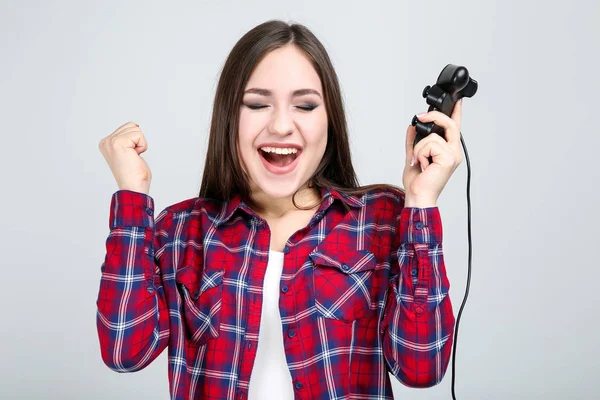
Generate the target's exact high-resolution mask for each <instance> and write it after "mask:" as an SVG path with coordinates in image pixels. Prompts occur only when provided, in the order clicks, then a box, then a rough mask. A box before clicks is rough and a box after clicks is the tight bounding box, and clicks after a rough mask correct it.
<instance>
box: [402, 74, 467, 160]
mask: <svg viewBox="0 0 600 400" xmlns="http://www.w3.org/2000/svg"><path fill="white" fill-rule="evenodd" d="M475 93H477V81H476V80H475V79H473V78H471V77H469V71H468V70H467V69H466V68H465V67H462V66H458V65H454V64H448V65H446V66H445V67H444V69H443V70H442V72H441V73H440V75H439V76H438V79H437V82H436V84H435V85H433V86H425V89H423V97H424V98H425V101H426V102H427V104H428V105H429V109H428V110H427V111H440V112H442V113H444V114H446V115H447V116H451V115H452V111H453V110H454V105H455V104H456V102H457V101H458V100H460V99H462V98H463V97H473V96H474V95H475ZM411 124H412V125H413V126H414V127H415V130H416V131H417V132H416V136H415V141H414V142H413V148H414V147H415V145H416V144H417V143H419V141H421V140H423V139H424V138H425V137H427V135H429V134H431V133H437V134H438V135H440V136H441V137H442V138H444V139H446V137H445V135H444V129H443V128H442V127H440V126H438V125H436V124H435V123H433V122H428V123H423V122H421V121H419V118H418V117H417V116H416V115H415V116H414V117H413V119H412V122H411ZM429 162H430V163H432V162H433V160H432V157H429Z"/></svg>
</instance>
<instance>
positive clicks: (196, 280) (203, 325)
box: [175, 265, 225, 346]
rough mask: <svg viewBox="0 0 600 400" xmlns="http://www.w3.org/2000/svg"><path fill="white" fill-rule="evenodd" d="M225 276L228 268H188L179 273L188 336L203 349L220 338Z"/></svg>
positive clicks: (189, 266)
mask: <svg viewBox="0 0 600 400" xmlns="http://www.w3.org/2000/svg"><path fill="white" fill-rule="evenodd" d="M224 273H225V270H224V269H202V270H201V271H198V270H197V269H196V268H194V266H192V265H187V266H185V267H184V268H181V269H179V270H178V271H177V272H176V274H175V281H176V284H177V290H178V291H179V293H180V295H181V297H182V302H183V305H182V310H181V312H182V318H183V323H184V328H185V334H186V338H187V339H188V341H189V342H190V343H191V344H194V345H198V346H199V345H202V344H205V343H206V342H207V341H208V340H211V339H215V338H217V337H219V330H220V326H221V314H222V313H221V307H222V303H223V274H224Z"/></svg>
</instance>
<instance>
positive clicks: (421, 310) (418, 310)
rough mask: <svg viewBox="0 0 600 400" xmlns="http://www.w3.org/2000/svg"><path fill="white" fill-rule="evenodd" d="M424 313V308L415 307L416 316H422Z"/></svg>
mask: <svg viewBox="0 0 600 400" xmlns="http://www.w3.org/2000/svg"><path fill="white" fill-rule="evenodd" d="M422 312H423V307H421V306H415V314H417V315H421V313H422Z"/></svg>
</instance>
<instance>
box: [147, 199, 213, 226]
mask: <svg viewBox="0 0 600 400" xmlns="http://www.w3.org/2000/svg"><path fill="white" fill-rule="evenodd" d="M223 205H224V202H222V201H219V200H215V199H209V198H204V197H197V196H196V197H190V198H188V199H184V200H181V201H178V202H177V203H173V204H171V205H169V206H167V207H165V208H164V209H163V210H162V211H161V212H160V214H159V215H158V216H157V218H156V223H157V225H159V224H162V226H163V227H166V226H167V225H168V226H170V225H171V224H172V221H173V220H174V219H176V220H177V221H179V222H180V223H183V225H184V226H186V225H187V224H188V223H189V222H190V221H191V220H195V219H201V218H202V214H205V215H206V216H207V217H208V218H209V219H210V220H213V219H214V218H215V217H216V216H217V215H219V214H220V213H221V212H222V209H223Z"/></svg>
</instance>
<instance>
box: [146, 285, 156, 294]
mask: <svg viewBox="0 0 600 400" xmlns="http://www.w3.org/2000/svg"><path fill="white" fill-rule="evenodd" d="M146 290H147V291H148V293H154V288H153V287H152V286H148V287H147V288H146Z"/></svg>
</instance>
